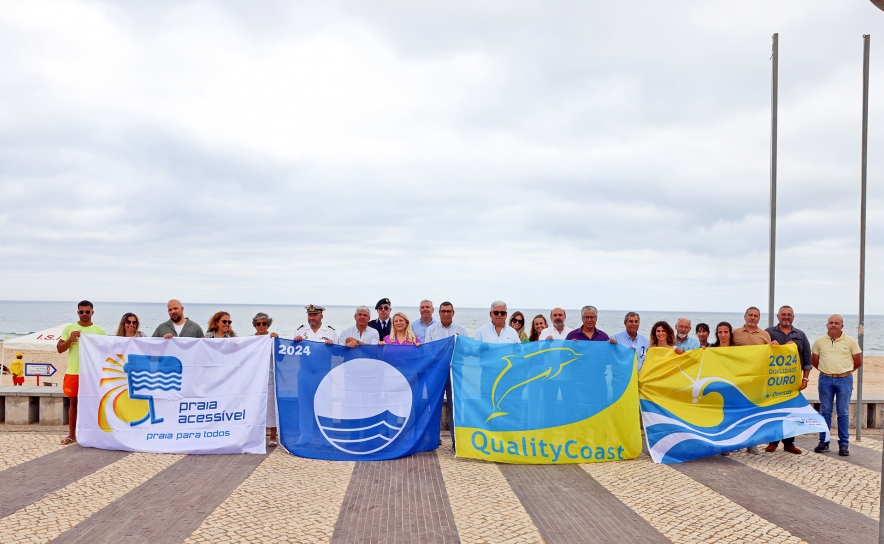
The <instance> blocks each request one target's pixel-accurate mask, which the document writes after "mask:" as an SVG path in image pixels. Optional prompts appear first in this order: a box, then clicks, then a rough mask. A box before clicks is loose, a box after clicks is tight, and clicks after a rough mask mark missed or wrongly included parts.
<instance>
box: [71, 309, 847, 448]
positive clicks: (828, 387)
mask: <svg viewBox="0 0 884 544" xmlns="http://www.w3.org/2000/svg"><path fill="white" fill-rule="evenodd" d="M305 309H306V310H307V323H306V324H305V325H301V326H300V327H298V329H297V331H296V333H295V337H294V341H296V342H303V341H313V342H323V343H325V344H338V345H341V346H347V347H350V348H355V347H357V346H362V345H401V346H415V347H416V346H420V345H421V344H422V343H424V342H433V341H436V340H442V339H445V338H448V337H451V336H454V335H461V336H465V337H468V336H469V335H468V333H467V330H466V328H464V327H463V326H462V325H460V324H458V323H456V322H455V321H454V315H455V310H454V305H453V304H452V303H451V302H448V301H446V302H443V303H442V304H440V305H439V319H438V320H437V319H436V318H435V317H434V316H433V314H434V313H435V308H434V306H433V303H432V302H431V301H430V300H422V301H421V303H420V307H419V312H420V319H417V320H415V321H414V322H413V323H412V321H411V320H410V319H409V318H408V316H407V315H406V314H405V313H403V312H396V313H393V314H392V316H391V313H392V303H391V302H390V299H389V298H382V299H381V300H379V301H378V302H377V304H376V305H375V311H376V313H377V317H376V318H375V319H371V310H370V309H369V308H368V307H367V306H358V307H357V308H356V312H355V314H354V316H353V318H354V324H353V325H352V326H350V327H348V328H346V329H344V330H343V331H341V332H340V333H337V332H336V331H335V330H334V328H332V327H330V326H328V325H325V324H323V322H322V320H323V312H324V311H325V308H324V307H322V306H319V305H314V304H310V305H307V306H305ZM167 310H168V313H169V320H168V321H166V322H164V323H161V324H160V325H159V326H157V328H156V329H155V330H154V332H153V335H152V336H153V337H157V338H158V337H162V338H175V337H188V338H230V337H235V336H236V333H235V332H234V330H233V327H232V324H233V321H232V320H231V319H230V314H229V313H228V312H224V311H220V312H216V313H215V314H214V315H212V317H211V318H210V319H209V322H208V324H207V329H206V331H205V332H203V329H202V327H200V326H199V325H198V324H197V323H195V322H193V321H191V320H190V319H188V318H187V317H185V315H184V306H183V305H182V304H181V302H180V301H178V300H174V299H173V300H170V301H169V303H168V305H167ZM77 314H78V318H79V320H78V321H77V322H75V323H71V324H70V325H67V326H66V327H65V328H64V330H63V332H62V335H61V339H60V340H59V341H58V352H59V353H64V352H65V351H67V352H68V367H67V371H66V373H65V377H64V388H63V389H64V394H65V395H66V396H68V397H70V399H71V404H70V417H69V422H70V432H69V435H68V436H67V437H65V438H64V439H63V440H62V444H70V443H73V442H74V441H76V435H75V428H76V407H77V394H78V390H79V350H78V346H77V339H78V338H79V336H80V335H81V334H106V333H105V331H104V330H103V329H102V328H101V327H99V326H98V325H96V324H94V323H92V316H93V315H94V308H93V305H92V303H91V302H89V301H86V300H84V301H82V302H80V303H79V304H78V306H77ZM508 316H509V311H508V309H507V305H506V303H505V302H503V301H501V300H497V301H494V302H492V303H491V307H490V311H489V318H490V320H489V322H488V323H486V324H485V325H483V326H481V327H479V329H478V330H477V331H476V334H475V337H474V338H475V339H476V340H479V341H482V342H487V343H491V344H506V343H511V344H518V343H522V342H532V341H540V340H572V341H575V342H580V341H596V342H610V343H613V344H620V345H622V346H625V347H627V348H629V349H632V350H633V351H634V352H635V355H636V360H637V363H638V369H639V370H641V368H642V365H643V364H644V362H645V357H646V355H647V352H648V350H649V349H651V348H656V349H671V350H673V351H674V352H675V353H677V354H682V353H684V352H686V351H691V350H697V349H707V348H708V349H717V348H726V347H730V346H748V345H763V344H772V345H776V344H795V345H796V347H797V350H798V357H799V360H800V365H801V370H802V372H803V376H802V380H801V384H800V386H799V388H798V390H799V391H801V390H803V389H805V388H806V387H807V382H808V378H809V376H810V371H811V369H812V368H816V369H817V370H818V371H819V373H820V377H819V400H820V412H821V413H822V415H823V418H824V419H825V420H826V424H827V425H828V426H829V428H831V424H832V411H833V408H834V409H835V411H836V415H837V421H838V444H839V452H838V453H839V454H840V455H844V456H846V455H849V454H850V453H849V449H848V444H849V438H850V435H849V431H848V427H849V406H850V396H851V394H852V392H853V372H855V371H856V370H857V369H858V368H859V367H860V366H861V365H862V353H861V350H860V347H859V344H858V343H857V341H856V340H855V339H854V338H852V337H850V336H848V335H847V334H845V333H844V332H843V328H844V320H843V319H842V318H841V316H840V315H832V316H831V317H829V319H828V321H827V325H826V328H827V332H826V334H825V335H822V336H820V337H819V338H817V339H816V340H815V341H814V342H813V343H811V342H810V341H809V340H808V338H807V335H806V334H805V333H804V332H802V331H801V330H799V329H797V328H795V327H794V326H793V325H792V323H793V321H794V319H795V313H794V310H793V309H792V308H791V307H790V306H782V307H781V308H780V309H779V311H778V312H777V324H776V325H775V326H773V327H769V328H768V329H762V328H760V327H759V326H758V322H759V320H760V319H761V311H760V310H759V309H758V308H756V307H754V306H752V307H750V308H749V309H747V310H746V313H745V314H744V316H743V317H744V323H743V324H742V325H740V326H738V327H737V328H736V330H735V329H734V327H733V326H732V325H731V324H730V323H727V322H722V323H719V324H718V325H716V327H715V340H714V342H710V338H709V336H710V335H711V329H710V327H709V325H707V324H706V323H698V324H697V326H696V327H695V328H694V331H695V333H696V336H691V335H690V332H691V320H690V319H688V318H684V317H682V318H679V319H678V320H677V321H676V323H675V329H674V330H673V328H672V326H671V325H669V323H667V322H666V321H658V322H656V323H654V325H653V326H652V327H651V337H650V338H646V337H645V336H643V335H642V334H639V332H638V330H639V327H640V325H641V317H640V316H639V314H638V313H637V312H628V313H627V314H626V316H625V317H624V320H623V326H624V329H623V330H622V331H620V332H618V333H616V334H614V335H612V336H608V335H607V334H606V333H605V332H604V331H602V330H599V329H598V328H597V327H596V324H597V322H598V310H597V309H596V308H595V307H594V306H584V307H583V308H582V309H581V310H580V319H581V322H582V325H581V326H580V327H579V328H577V329H574V330H570V331H568V330H566V328H565V318H566V313H565V310H564V309H562V308H553V310H552V311H551V312H550V315H549V322H548V321H547V320H546V317H545V316H543V315H542V314H541V315H537V316H535V317H534V319H533V320H532V321H531V324H530V325H528V326H527V327H528V328H529V331H528V332H526V330H525V329H526V323H525V316H524V315H523V314H522V312H513V314H512V315H511V316H509V320H507V317H508ZM550 323H552V326H550ZM272 324H273V320H272V319H271V318H270V317H269V316H268V315H267V314H266V313H263V312H261V313H258V314H257V315H256V316H255V317H254V318H253V319H252V326H253V327H254V329H255V333H254V334H255V335H267V334H270V335H271V336H274V337H276V336H277V334H276V333H270V332H269V327H270V325H272ZM116 335H117V336H127V337H138V336H144V334H143V333H142V332H141V331H140V322H139V319H138V317H137V316H136V315H135V314H133V313H126V314H124V315H123V317H122V319H121V320H120V324H119V326H118V327H117V331H116ZM445 391H446V399H447V400H446V402H447V404H448V414H449V415H450V414H451V413H452V410H451V399H452V395H451V382H450V378H449V381H448V383H446V385H445ZM273 405H275V388H274V386H273V372H271V373H270V379H269V383H268V407H272V406H273ZM271 412H273V410H272V408H268V416H267V427H268V429H269V430H270V443H269V445H270V446H276V445H277V434H276V432H277V431H276V419H275V417H276V416H275V412H273V413H272V415H271ZM449 428H453V427H451V426H449ZM451 436H452V445H455V444H454V433H451ZM778 445H779V442H771V443H770V444H768V445H767V447H766V448H765V450H766V451H767V452H774V451H776V449H777V447H778ZM783 447H784V449H785V451H787V452H790V453H795V454H798V453H801V450H800V449H798V448H797V447H796V446H795V439H794V438H786V439H784V440H783ZM748 451H749V452H750V453H756V454H758V453H760V451H759V450H758V448H757V446H751V447H749V448H748ZM814 451H815V452H817V453H823V452H826V451H829V442H828V441H827V440H826V434H825V433H820V442H819V445H817V447H816V448H814ZM724 455H726V454H724Z"/></svg>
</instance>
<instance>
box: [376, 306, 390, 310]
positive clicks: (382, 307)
mask: <svg viewBox="0 0 884 544" xmlns="http://www.w3.org/2000/svg"><path fill="white" fill-rule="evenodd" d="M377 309H378V310H389V309H390V307H389V306H378V307H377Z"/></svg>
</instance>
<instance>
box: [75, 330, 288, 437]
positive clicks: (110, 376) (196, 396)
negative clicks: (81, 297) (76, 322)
mask: <svg viewBox="0 0 884 544" xmlns="http://www.w3.org/2000/svg"><path fill="white" fill-rule="evenodd" d="M271 347H272V344H271V340H270V337H269V336H249V337H244V338H219V339H208V338H206V339H202V338H201V339H196V338H173V339H170V340H166V339H164V338H122V337H118V336H96V335H83V336H81V337H80V395H79V397H80V401H79V408H78V412H77V441H78V442H79V443H80V444H82V445H83V446H89V447H93V448H102V449H108V450H126V451H143V452H151V453H265V447H264V433H265V423H266V421H267V379H268V375H269V372H270V349H271Z"/></svg>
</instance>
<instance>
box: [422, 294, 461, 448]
mask: <svg viewBox="0 0 884 544" xmlns="http://www.w3.org/2000/svg"><path fill="white" fill-rule="evenodd" d="M454 335H460V336H463V337H465V338H469V337H470V335H469V334H467V330H466V329H465V328H464V327H463V326H462V325H460V324H458V323H455V322H454V305H453V304H451V303H450V302H448V301H447V300H446V301H445V302H443V303H442V304H440V305H439V321H437V322H436V323H434V324H432V325H430V328H428V329H427V336H426V340H424V343H425V344H426V343H427V342H434V341H436V340H444V339H446V338H448V337H451V336H454ZM445 406H446V407H447V408H448V430H449V431H450V432H451V448H452V449H457V448H456V445H455V443H454V415H453V414H454V412H453V403H452V392H451V373H449V374H448V379H447V380H445ZM440 433H441V430H440ZM439 445H440V446H441V445H442V436H441V435H440V436H439Z"/></svg>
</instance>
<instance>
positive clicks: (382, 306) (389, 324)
mask: <svg viewBox="0 0 884 544" xmlns="http://www.w3.org/2000/svg"><path fill="white" fill-rule="evenodd" d="M374 309H375V311H377V313H378V318H377V319H372V320H371V321H369V322H368V326H369V327H371V328H372V329H374V330H376V331H378V336H379V337H380V339H381V340H383V339H384V337H385V336H387V335H388V334H390V331H391V330H392V329H393V320H392V319H390V311H391V310H392V309H393V306H392V305H391V304H390V299H388V298H382V299H381V300H379V301H378V303H377V304H375V305H374Z"/></svg>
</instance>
